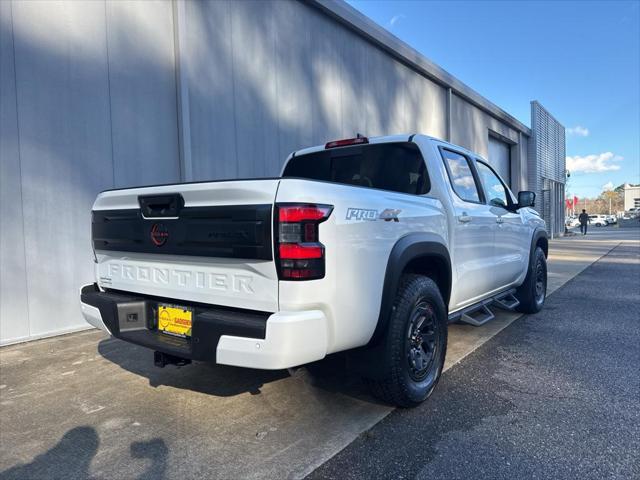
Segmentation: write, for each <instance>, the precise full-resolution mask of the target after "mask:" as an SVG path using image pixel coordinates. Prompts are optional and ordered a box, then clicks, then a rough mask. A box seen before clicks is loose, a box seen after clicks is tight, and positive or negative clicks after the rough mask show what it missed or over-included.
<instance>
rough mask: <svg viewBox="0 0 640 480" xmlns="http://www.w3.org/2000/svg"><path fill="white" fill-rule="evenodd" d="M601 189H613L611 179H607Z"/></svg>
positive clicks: (606, 190)
mask: <svg viewBox="0 0 640 480" xmlns="http://www.w3.org/2000/svg"><path fill="white" fill-rule="evenodd" d="M602 190H603V191H604V192H608V191H609V190H613V182H612V181H608V182H607V183H605V184H604V185H602Z"/></svg>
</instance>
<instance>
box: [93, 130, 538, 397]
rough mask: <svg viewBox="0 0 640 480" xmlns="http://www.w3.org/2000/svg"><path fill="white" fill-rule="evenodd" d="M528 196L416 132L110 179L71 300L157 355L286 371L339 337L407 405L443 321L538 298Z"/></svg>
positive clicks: (472, 158)
mask: <svg viewBox="0 0 640 480" xmlns="http://www.w3.org/2000/svg"><path fill="white" fill-rule="evenodd" d="M534 200H535V194H534V193H532V192H520V193H519V195H518V198H517V199H516V198H515V197H514V196H513V194H512V193H511V191H510V190H509V188H507V186H506V184H505V182H504V181H503V180H502V179H501V178H500V177H499V176H498V175H497V174H496V173H495V171H494V170H493V169H492V168H491V167H490V166H489V164H488V163H487V162H486V161H485V160H483V159H482V158H480V157H479V156H478V155H476V154H474V153H472V152H470V151H468V150H465V149H464V148H461V147H458V146H455V145H451V144H449V143H446V142H443V141H440V140H437V139H434V138H431V137H427V136H423V135H396V136H387V137H379V138H370V139H367V138H365V137H361V136H358V137H357V138H353V139H347V140H339V141H334V142H329V143H327V144H326V145H321V146H317V147H312V148H307V149H304V150H300V151H297V152H295V153H293V154H291V155H290V156H289V158H288V159H287V161H286V163H285V166H284V169H283V171H282V175H281V176H280V177H278V178H270V179H254V180H231V181H211V182H195V183H182V184H174V185H159V186H149V187H141V188H126V189H119V190H108V191H105V192H102V193H100V194H99V195H98V197H97V199H96V201H95V203H94V205H93V219H92V240H93V248H94V252H95V279H96V282H95V283H94V284H91V285H87V286H85V287H83V288H82V291H81V306H82V312H83V314H84V316H85V318H86V320H87V321H88V322H89V323H90V324H91V325H94V326H96V327H98V328H101V329H103V330H105V331H106V332H108V333H110V334H111V335H113V336H114V337H117V338H119V339H122V340H125V341H128V342H131V343H135V344H138V345H143V346H145V347H148V348H150V349H153V350H154V351H155V362H156V364H157V365H159V366H164V365H165V364H178V365H181V364H186V363H190V362H191V360H200V361H209V362H216V363H219V364H225V365H235V366H239V367H248V368H258V369H284V368H291V367H295V366H300V365H305V364H309V363H312V362H318V361H321V360H323V359H325V357H327V356H328V355H330V354H334V353H337V352H345V351H348V353H347V355H346V356H347V357H348V359H349V365H350V366H351V367H352V368H353V369H354V370H355V371H356V372H359V373H361V374H362V375H363V377H365V379H366V380H367V382H368V383H369V384H370V385H371V387H372V390H373V392H374V393H375V394H376V395H378V396H379V397H381V398H382V399H383V400H385V401H387V402H390V403H393V404H395V405H399V406H413V405H416V404H418V403H420V402H422V401H423V400H425V399H426V398H427V397H428V396H429V394H430V393H431V391H432V390H433V388H434V387H435V385H436V383H437V381H438V378H439V377H440V374H441V372H442V367H443V364H444V357H445V352H446V347H447V324H448V323H450V322H467V323H471V324H473V325H481V324H483V323H485V322H486V321H489V320H490V319H492V318H493V313H492V311H491V309H490V307H491V306H498V307H500V308H506V309H517V310H519V311H521V312H527V313H531V312H537V311H539V310H540V309H541V308H542V305H543V303H544V300H545V294H546V282H547V270H546V256H547V248H548V242H547V234H546V231H545V225H544V222H543V220H542V219H541V218H540V216H539V215H538V214H537V213H536V212H535V211H534V210H533V209H532V208H530V207H531V206H533V203H534ZM315 365H317V363H316V364H315Z"/></svg>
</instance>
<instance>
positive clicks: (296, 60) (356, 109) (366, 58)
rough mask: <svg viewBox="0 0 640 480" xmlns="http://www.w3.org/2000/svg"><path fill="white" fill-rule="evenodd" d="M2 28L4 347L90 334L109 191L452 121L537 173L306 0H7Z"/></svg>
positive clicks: (269, 168) (454, 131)
mask: <svg viewBox="0 0 640 480" xmlns="http://www.w3.org/2000/svg"><path fill="white" fill-rule="evenodd" d="M0 29H1V32H0V34H1V45H0V54H1V58H0V75H1V82H2V83H1V86H2V92H1V95H2V98H1V103H0V154H1V157H2V158H1V163H0V182H1V184H0V186H1V191H0V209H1V217H0V242H1V243H0V261H1V266H0V267H1V268H0V343H8V342H13V341H18V340H21V339H29V338H37V337H40V336H45V335H49V334H52V333H60V332H64V331H70V330H74V329H77V328H81V327H83V326H84V322H83V320H82V318H81V316H80V313H79V309H78V288H79V287H80V286H81V285H82V284H85V283H89V282H91V281H92V267H93V263H92V257H91V248H90V241H89V235H90V208H91V204H92V202H93V200H94V198H95V195H96V194H97V193H98V192H99V191H100V190H103V189H106V188H112V187H122V186H131V185H140V184H153V183H164V182H173V181H179V180H181V179H184V180H196V179H197V180H200V179H202V180H205V179H217V178H234V177H249V176H269V175H276V174H277V173H278V172H279V170H280V168H281V165H282V162H283V161H284V159H285V158H286V156H287V155H288V154H289V153H290V152H291V151H292V150H295V149H298V148H300V147H303V146H308V145H313V144H318V143H323V142H325V141H327V140H328V139H335V138H341V137H345V136H351V135H353V134H354V133H356V132H362V133H365V134H368V135H372V136H373V135H381V134H391V133H401V132H408V133H411V132H421V133H426V134H430V135H433V136H436V137H439V138H446V137H447V135H448V127H447V125H448V124H449V123H450V125H451V132H450V134H451V140H452V141H453V142H455V143H459V144H461V145H463V146H465V147H467V148H470V149H472V150H475V151H477V152H478V153H480V154H482V155H484V156H487V155H488V132H489V130H491V131H493V132H496V133H498V134H499V135H501V136H503V137H505V138H508V139H510V140H511V141H513V142H514V143H518V142H520V146H521V148H520V149H519V150H520V151H521V152H522V153H521V154H520V155H518V156H517V157H516V158H517V162H519V163H518V165H519V166H518V168H520V165H521V166H523V168H524V165H526V147H525V146H524V144H525V143H526V140H527V139H526V137H525V136H524V135H522V134H520V135H519V134H518V132H517V130H515V129H514V128H512V127H510V126H508V125H507V124H506V123H503V122H502V121H500V120H497V119H496V118H494V117H493V116H491V115H489V114H488V113H486V112H485V111H482V110H480V109H479V108H478V107H476V106H474V105H472V104H470V103H468V102H467V101H465V100H464V99H463V98H461V97H458V96H457V95H455V94H453V95H451V101H450V102H449V101H448V100H447V99H448V95H449V94H450V93H449V91H448V89H447V88H445V87H443V86H441V85H438V84H436V83H435V82H434V81H432V80H430V79H428V78H426V77H425V76H423V75H420V74H418V73H416V71H414V70H412V69H411V68H409V67H408V66H406V65H405V64H403V63H400V62H399V61H397V60H396V59H394V58H393V57H392V56H391V55H389V54H388V53H387V52H385V51H383V50H381V49H380V48H377V47H375V46H373V45H372V44H371V43H369V41H368V40H365V38H364V37H362V36H361V35H359V34H358V33H356V32H354V31H353V30H352V29H349V28H347V27H345V26H344V25H343V24H342V23H339V22H337V21H336V20H335V19H334V18H332V17H331V16H329V15H327V14H325V13H324V12H323V11H321V10H320V9H317V8H314V7H312V6H309V5H306V4H304V3H300V2H297V1H293V0H291V1H275V2H268V1H242V2H235V1H213V2H195V1H189V2H181V1H180V2H170V1H156V2H152V1H106V2H105V1H87V2H75V1H40V2H37V1H34V2H22V1H17V0H14V1H12V2H9V1H2V2H0ZM449 107H450V109H451V113H450V116H449V114H448V112H449ZM520 187H521V188H522V187H524V185H520Z"/></svg>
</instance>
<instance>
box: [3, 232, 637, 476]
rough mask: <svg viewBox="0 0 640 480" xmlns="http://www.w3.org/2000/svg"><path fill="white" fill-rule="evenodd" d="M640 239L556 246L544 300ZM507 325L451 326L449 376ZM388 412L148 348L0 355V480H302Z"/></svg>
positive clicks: (303, 385) (274, 377)
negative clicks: (168, 362)
mask: <svg viewBox="0 0 640 480" xmlns="http://www.w3.org/2000/svg"><path fill="white" fill-rule="evenodd" d="M639 233H640V230H622V229H621V230H620V231H619V232H611V231H606V232H598V233H597V235H596V234H594V235H592V236H587V237H586V238H581V237H580V238H579V237H571V238H566V239H561V240H557V241H554V242H553V243H552V246H551V254H550V262H549V289H550V292H551V291H553V290H554V289H557V288H559V287H560V286H561V285H562V284H563V283H565V282H566V281H568V280H569V279H571V278H572V277H574V276H575V275H576V274H577V273H579V272H580V271H582V270H583V269H584V268H586V267H587V266H589V265H590V264H592V263H593V262H594V261H596V260H597V259H598V258H600V257H601V256H602V255H604V254H606V253H607V252H609V251H610V250H611V249H612V248H613V247H614V246H616V245H618V244H621V243H622V244H624V245H637V242H638V237H639V235H638V234H639ZM516 318H518V315H516V314H513V313H508V312H501V313H499V314H498V315H497V318H496V319H495V320H494V321H492V322H490V323H488V324H487V325H485V326H483V327H480V328H477V327H470V326H462V325H453V326H451V327H450V340H449V347H448V348H449V351H448V356H447V368H450V367H451V366H452V365H454V364H456V363H458V362H460V361H461V360H462V359H463V358H464V357H465V356H467V355H469V354H470V353H471V352H473V351H474V350H475V349H477V348H478V347H479V346H481V345H482V344H483V343H485V342H486V341H487V340H489V339H490V338H491V337H493V336H494V335H496V333H498V332H499V331H500V330H502V329H504V328H505V327H506V326H508V325H509V324H510V323H511V322H513V320H515V319H516ZM391 411H392V409H391V408H389V407H388V406H385V405H381V404H379V403H378V402H376V401H375V400H373V399H372V398H370V397H369V396H368V395H367V394H366V392H365V390H364V389H363V387H362V385H361V384H360V382H359V380H358V379H355V378H352V377H340V378H336V379H333V380H331V381H329V382H323V383H322V384H316V383H314V382H313V381H312V379H311V378H310V377H309V376H308V375H307V373H306V371H305V370H300V371H298V372H297V373H296V374H295V375H294V376H289V375H288V374H287V372H282V371H278V372H264V371H255V370H244V369H235V368H231V367H221V366H210V365H202V364H199V365H191V366H189V367H186V368H182V369H177V368H174V367H167V368H165V369H162V370H161V369H157V368H155V367H154V366H153V364H152V355H151V352H150V351H148V350H146V349H143V348H140V347H136V346H133V345H129V344H126V343H124V342H121V341H118V340H113V339H109V338H107V337H106V336H105V335H102V334H101V333H99V332H95V331H90V332H84V333H80V334H73V335H68V336H64V337H58V338H53V339H48V340H42V341H37V342H32V343H29V344H22V345H15V346H10V347H4V348H2V349H0V444H1V447H2V448H1V449H0V472H2V471H4V473H3V474H0V478H3V477H4V478H11V476H12V475H13V474H14V473H15V472H20V471H22V472H24V471H27V472H29V477H30V478H67V479H68V478H86V477H87V476H94V477H97V478H163V477H164V478H200V477H218V478H283V477H292V478H299V477H303V476H304V475H306V474H308V473H309V472H311V471H313V470H314V469H315V468H316V467H318V466H319V465H321V464H322V463H324V462H325V461H327V460H328V459H329V458H331V457H333V456H334V455H335V454H336V453H337V452H339V451H340V450H342V449H343V448H344V447H345V446H347V445H348V444H350V443H351V442H352V441H353V440H354V439H356V438H357V437H358V435H359V434H360V433H362V432H364V431H366V430H368V429H370V428H371V427H372V426H373V425H375V424H376V423H378V422H379V421H380V420H382V419H383V418H384V417H386V416H387V415H388V414H389V413H390V412H391ZM19 465H22V466H24V468H26V469H27V470H15V469H12V468H13V467H15V466H19ZM7 469H10V470H7ZM12 472H13V473H12Z"/></svg>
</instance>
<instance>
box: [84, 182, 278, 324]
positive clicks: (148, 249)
mask: <svg viewBox="0 0 640 480" xmlns="http://www.w3.org/2000/svg"><path fill="white" fill-rule="evenodd" d="M278 182H279V181H278V180H272V179H264V180H241V181H220V182H206V183H192V184H176V185H164V186H157V187H144V188H132V189H123V190H111V191H106V192H103V193H101V194H100V195H99V196H98V198H97V199H96V201H95V203H94V205H93V221H92V240H93V246H94V249H95V252H96V259H97V263H96V269H97V272H96V277H97V278H98V284H99V286H100V287H102V288H110V289H116V290H123V291H127V292H136V293H142V294H147V295H153V296H158V297H164V298H169V299H175V300H178V301H180V300H183V301H188V302H200V303H207V304H214V305H223V306H233V307H236V308H246V309H252V310H261V311H271V312H275V311H277V310H278V275H277V272H276V268H275V263H274V261H273V240H272V238H273V232H272V230H273V203H274V199H275V197H276V192H277V189H278Z"/></svg>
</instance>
